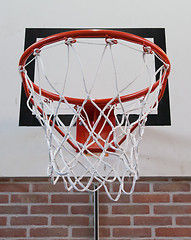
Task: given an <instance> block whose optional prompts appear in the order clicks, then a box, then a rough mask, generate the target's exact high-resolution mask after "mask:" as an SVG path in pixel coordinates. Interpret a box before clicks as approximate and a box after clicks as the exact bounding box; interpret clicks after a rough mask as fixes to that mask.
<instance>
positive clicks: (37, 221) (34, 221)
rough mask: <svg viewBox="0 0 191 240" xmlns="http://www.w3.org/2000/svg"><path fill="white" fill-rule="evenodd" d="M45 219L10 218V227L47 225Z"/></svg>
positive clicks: (29, 217)
mask: <svg viewBox="0 0 191 240" xmlns="http://www.w3.org/2000/svg"><path fill="white" fill-rule="evenodd" d="M47 223H48V218H47V217H31V216H27V217H12V218H11V225H23V226H24V225H47Z"/></svg>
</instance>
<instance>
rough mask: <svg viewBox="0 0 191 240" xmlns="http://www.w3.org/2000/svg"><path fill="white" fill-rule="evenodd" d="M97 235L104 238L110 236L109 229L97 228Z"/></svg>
mask: <svg viewBox="0 0 191 240" xmlns="http://www.w3.org/2000/svg"><path fill="white" fill-rule="evenodd" d="M99 236H100V238H104V239H105V237H110V229H109V228H103V227H100V228H99Z"/></svg>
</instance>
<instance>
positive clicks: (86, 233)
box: [72, 228, 94, 238]
mask: <svg viewBox="0 0 191 240" xmlns="http://www.w3.org/2000/svg"><path fill="white" fill-rule="evenodd" d="M93 236H94V229H93V228H73V229H72V237H77V238H81V237H86V238H87V237H88V238H92V237H93Z"/></svg>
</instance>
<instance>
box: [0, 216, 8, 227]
mask: <svg viewBox="0 0 191 240" xmlns="http://www.w3.org/2000/svg"><path fill="white" fill-rule="evenodd" d="M6 224H7V217H0V226H5V225H6Z"/></svg>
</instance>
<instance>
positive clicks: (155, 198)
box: [133, 194, 170, 203]
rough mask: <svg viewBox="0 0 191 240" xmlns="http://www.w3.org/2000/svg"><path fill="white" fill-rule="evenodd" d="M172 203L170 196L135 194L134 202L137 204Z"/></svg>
mask: <svg viewBox="0 0 191 240" xmlns="http://www.w3.org/2000/svg"><path fill="white" fill-rule="evenodd" d="M169 201H170V196H169V195H168V194H135V195H133V202H135V203H157V202H158V203H165V202H169Z"/></svg>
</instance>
